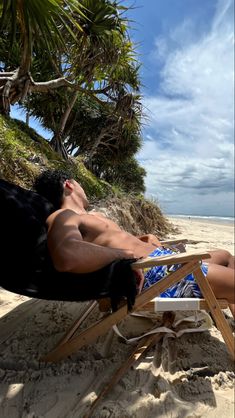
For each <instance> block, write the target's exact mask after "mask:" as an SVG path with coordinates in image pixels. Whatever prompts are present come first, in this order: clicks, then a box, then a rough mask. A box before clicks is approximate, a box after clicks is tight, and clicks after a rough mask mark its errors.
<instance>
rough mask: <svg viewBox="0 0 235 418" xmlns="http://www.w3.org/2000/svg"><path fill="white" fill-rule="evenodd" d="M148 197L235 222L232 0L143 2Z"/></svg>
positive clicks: (140, 32) (137, 24)
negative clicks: (229, 218)
mask: <svg viewBox="0 0 235 418" xmlns="http://www.w3.org/2000/svg"><path fill="white" fill-rule="evenodd" d="M128 4H132V5H133V9H132V10H131V11H130V12H129V16H130V17H131V18H132V19H133V21H134V22H133V23H132V27H133V29H132V32H131V38H132V40H133V41H135V42H136V48H137V51H138V53H139V54H140V60H141V62H142V69H141V81H142V83H143V88H142V95H143V105H144V113H145V120H144V128H143V140H144V142H143V147H142V150H141V151H140V152H139V154H138V160H139V162H140V164H141V165H142V166H143V167H144V168H145V169H146V171H147V177H146V189H147V190H146V194H147V196H148V197H152V198H153V199H155V200H157V201H158V203H159V204H160V207H161V208H162V210H163V211H164V212H165V213H168V214H188V215H190V214H191V215H207V216H208V215H217V216H234V86H233V85H234V9H233V1H232V0H148V1H144V0H136V1H134V2H128Z"/></svg>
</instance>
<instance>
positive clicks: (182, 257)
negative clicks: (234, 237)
mask: <svg viewBox="0 0 235 418" xmlns="http://www.w3.org/2000/svg"><path fill="white" fill-rule="evenodd" d="M205 258H210V254H208V253H205V252H198V251H193V252H192V251H190V252H189V251H188V252H186V253H180V254H170V255H163V256H159V257H147V258H142V259H140V260H138V261H135V262H134V263H132V265H131V267H132V269H133V270H136V269H142V268H145V267H154V266H164V265H169V264H184V263H189V262H190V261H197V260H198V261H199V260H203V259H205Z"/></svg>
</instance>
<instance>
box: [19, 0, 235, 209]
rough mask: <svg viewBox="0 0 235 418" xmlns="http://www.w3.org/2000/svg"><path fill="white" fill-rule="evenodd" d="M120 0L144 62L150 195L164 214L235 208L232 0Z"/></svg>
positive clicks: (142, 159) (143, 156)
mask: <svg viewBox="0 0 235 418" xmlns="http://www.w3.org/2000/svg"><path fill="white" fill-rule="evenodd" d="M122 3H123V4H124V5H128V6H130V5H131V6H132V8H131V10H129V11H128V13H127V16H128V18H130V19H131V20H132V23H131V29H130V34H131V39H132V41H133V42H134V43H135V44H136V51H137V52H138V55H139V59H140V61H141V63H142V66H141V70H140V76H141V83H142V87H141V94H142V102H143V110H144V120H143V129H142V136H143V147H142V149H141V151H140V152H139V153H138V155H137V159H138V161H139V163H140V165H142V166H143V167H144V168H145V170H146V172H147V176H146V179H145V184H146V196H147V197H148V198H151V199H154V200H156V201H157V202H158V203H159V205H160V207H161V209H162V210H163V212H164V213H167V214H186V215H205V216H206V215H207V216H210V215H216V216H234V9H233V7H234V6H233V0H128V1H123V2H122ZM12 116H13V117H19V111H18V110H17V109H16V108H14V109H13V110H12ZM22 117H23V116H22ZM31 126H32V127H34V128H35V129H36V130H38V131H39V132H40V133H42V134H43V136H44V137H46V138H49V137H50V133H49V132H45V131H43V132H42V131H41V128H40V126H39V125H38V123H37V122H35V121H33V120H31Z"/></svg>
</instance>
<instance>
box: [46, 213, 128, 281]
mask: <svg viewBox="0 0 235 418" xmlns="http://www.w3.org/2000/svg"><path fill="white" fill-rule="evenodd" d="M79 221H80V217H79V216H78V215H77V214H76V213H75V212H73V211H71V210H59V211H57V212H54V213H53V214H52V215H50V216H49V218H48V220H47V224H48V248H49V251H50V255H51V258H52V261H53V264H54V267H55V268H56V270H58V271H61V272H71V273H90V272H92V271H96V270H98V269H100V268H102V267H104V266H106V265H108V264H109V263H111V262H112V261H114V260H118V259H122V258H134V255H133V252H132V251H129V250H122V249H116V248H108V247H103V246H100V245H96V244H93V243H90V242H86V241H83V238H82V235H81V233H80V231H79V229H78V227H79Z"/></svg>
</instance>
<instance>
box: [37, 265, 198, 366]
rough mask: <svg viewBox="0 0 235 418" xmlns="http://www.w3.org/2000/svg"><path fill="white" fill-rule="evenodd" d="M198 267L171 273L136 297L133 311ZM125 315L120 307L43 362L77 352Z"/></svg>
mask: <svg viewBox="0 0 235 418" xmlns="http://www.w3.org/2000/svg"><path fill="white" fill-rule="evenodd" d="M197 266H198V261H192V262H190V263H187V264H184V265H183V266H182V267H180V268H179V269H178V270H177V271H175V272H173V273H171V274H170V275H169V276H167V277H165V278H164V279H162V280H160V281H159V282H158V283H155V284H154V285H153V286H151V287H150V288H148V289H146V290H144V291H143V292H142V293H140V294H139V295H138V296H137V297H136V304H135V307H134V309H133V310H135V309H136V308H138V307H140V306H143V305H145V303H147V302H148V301H149V300H150V299H152V298H153V297H154V296H157V295H159V294H160V293H162V292H164V290H166V289H167V288H168V287H170V286H172V285H173V284H175V283H177V282H178V281H180V280H181V279H182V278H183V277H185V276H187V274H189V273H191V272H192V271H194V270H195V268H196V267H197ZM126 315H127V307H126V306H122V307H121V308H119V309H118V310H117V311H116V312H114V313H112V314H111V315H109V316H107V317H105V318H104V319H102V320H100V321H98V322H97V323H96V324H94V325H92V326H91V327H89V328H88V329H87V330H85V331H83V332H81V334H80V335H78V336H76V337H74V338H72V339H71V340H69V341H68V342H66V343H65V344H63V345H61V346H59V347H58V348H56V349H55V350H52V351H51V352H50V353H49V354H47V355H45V356H44V357H43V358H42V360H43V361H53V362H57V361H59V360H61V359H63V358H64V357H66V356H69V355H70V354H72V353H73V352H75V351H77V350H79V349H80V348H81V347H83V346H85V345H87V344H90V343H91V342H93V341H94V340H95V339H96V338H97V337H99V336H101V335H103V334H105V333H106V332H107V331H108V330H109V329H110V328H111V326H112V325H114V324H117V323H118V322H120V321H121V320H122V319H123V318H124V317H125V316H126Z"/></svg>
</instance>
